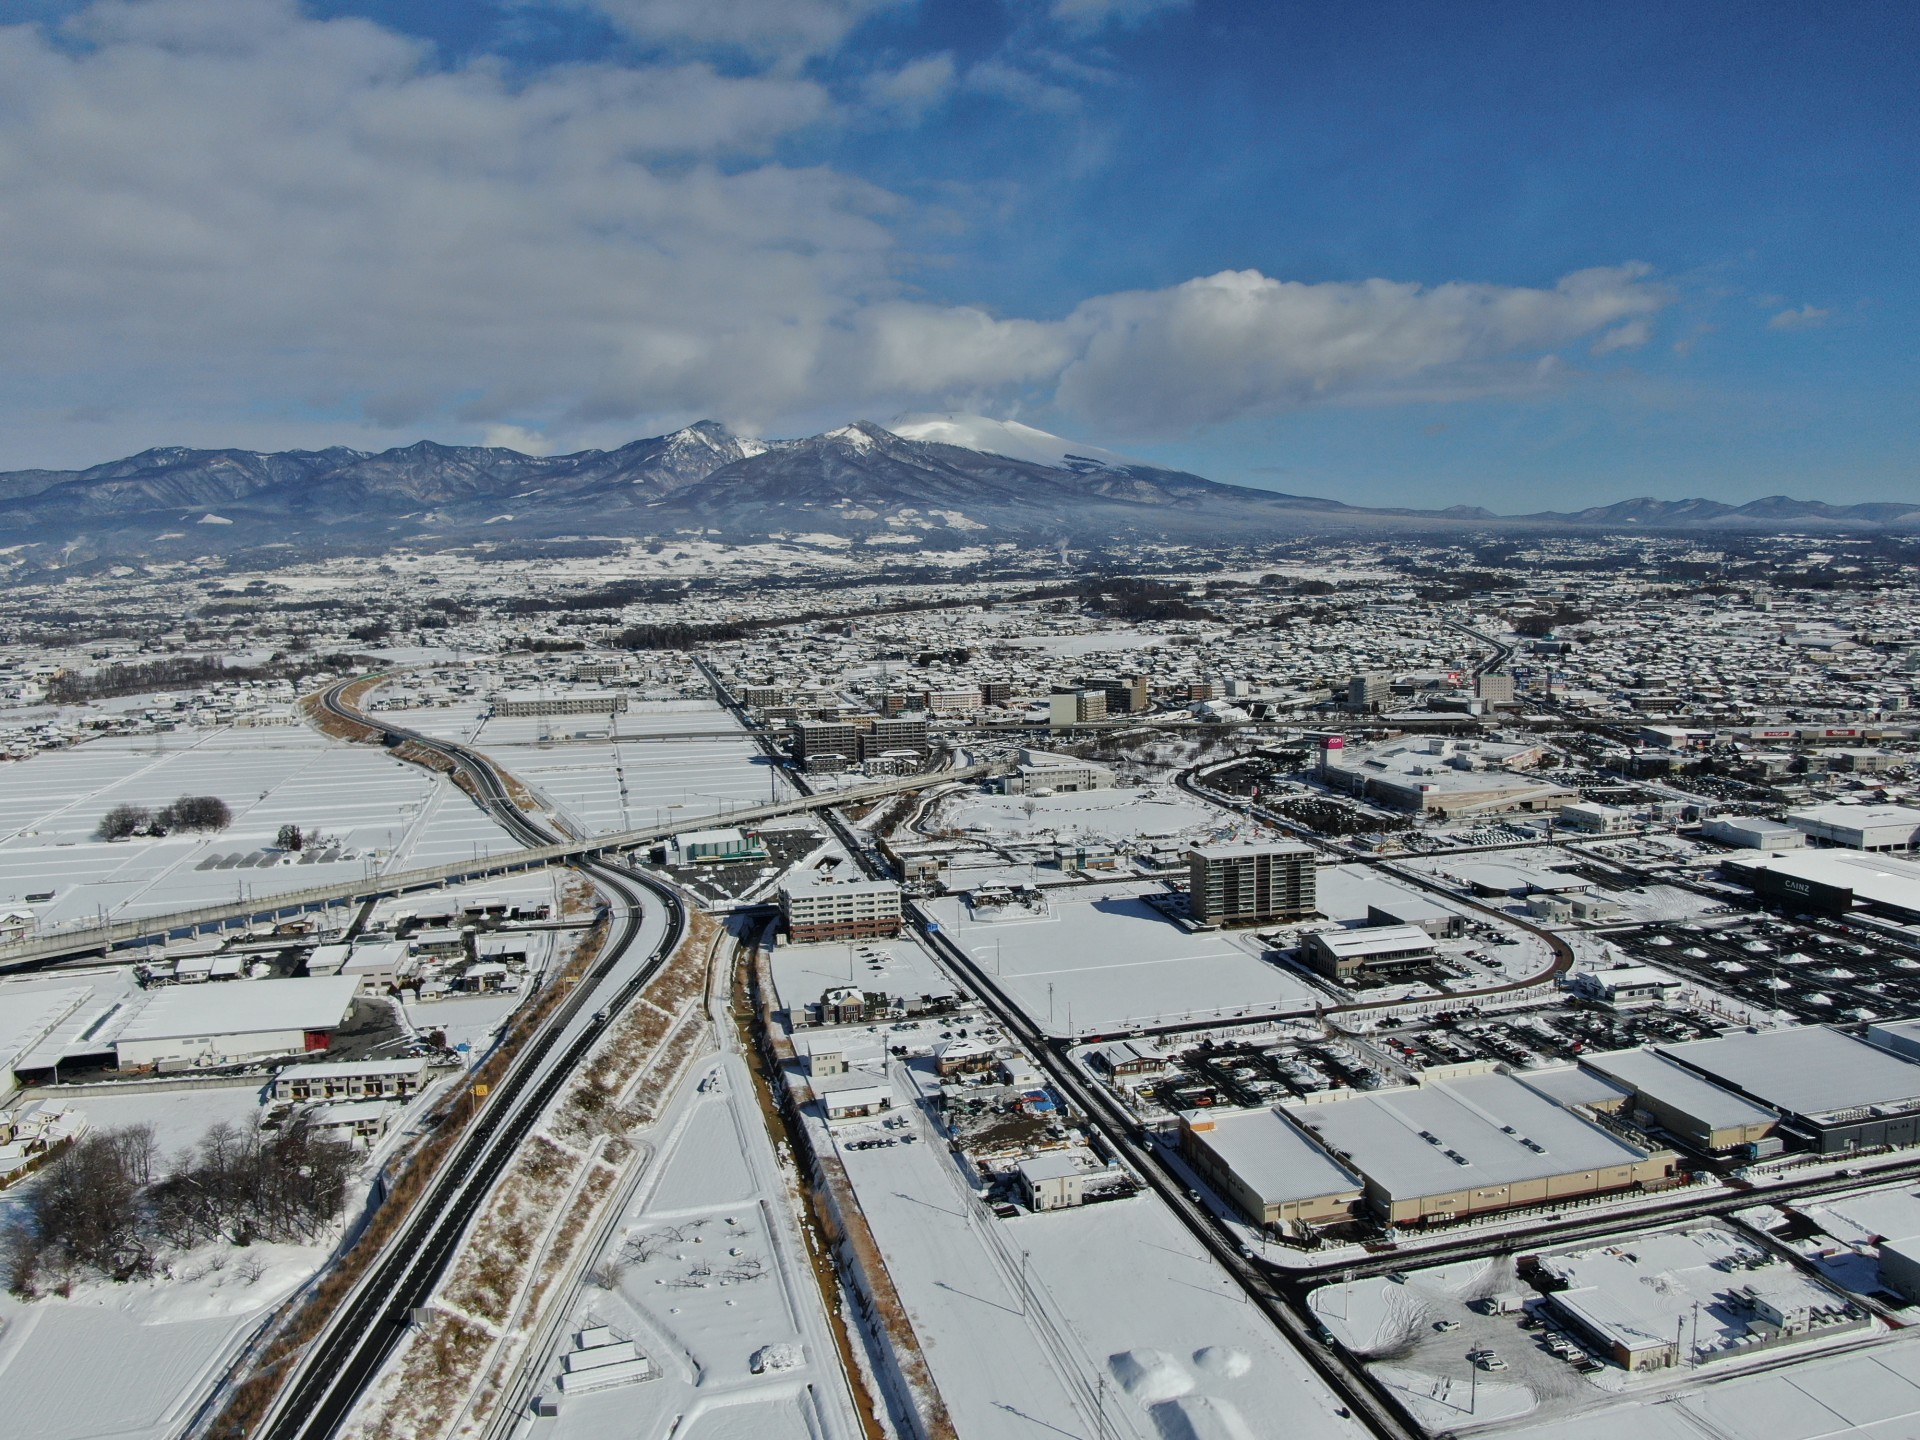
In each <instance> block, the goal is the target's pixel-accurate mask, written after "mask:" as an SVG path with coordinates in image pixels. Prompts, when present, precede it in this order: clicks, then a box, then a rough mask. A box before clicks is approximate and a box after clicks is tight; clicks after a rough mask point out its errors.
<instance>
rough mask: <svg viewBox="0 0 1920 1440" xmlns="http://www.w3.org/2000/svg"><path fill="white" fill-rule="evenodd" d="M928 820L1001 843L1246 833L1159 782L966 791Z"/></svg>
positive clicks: (1215, 837)
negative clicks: (1065, 790) (1044, 790)
mask: <svg viewBox="0 0 1920 1440" xmlns="http://www.w3.org/2000/svg"><path fill="white" fill-rule="evenodd" d="M1029 808H1031V813H1029ZM932 823H933V824H936V825H939V826H941V827H944V828H949V829H954V830H960V831H964V832H966V833H967V834H969V835H976V836H979V837H981V838H983V839H986V840H989V841H993V842H995V843H998V844H1002V845H1005V844H1015V845H1018V844H1028V843H1032V844H1048V845H1051V844H1066V843H1070V842H1082V843H1087V842H1091V843H1098V844H1116V843H1132V842H1134V841H1140V840H1162V841H1169V840H1176V839H1179V840H1186V841H1189V842H1191V843H1194V844H1199V843H1203V842H1204V843H1215V842H1218V841H1223V840H1225V839H1226V838H1228V837H1229V836H1231V835H1234V834H1236V833H1238V832H1239V831H1240V830H1241V829H1242V828H1243V827H1241V826H1239V825H1238V824H1237V823H1236V822H1235V821H1234V820H1233V819H1232V817H1230V816H1227V815H1225V814H1223V813H1222V812H1221V811H1219V810H1217V809H1215V808H1214V807H1213V806H1211V805H1208V804H1205V803H1204V802H1202V801H1199V800H1195V799H1193V798H1192V797H1191V796H1188V795H1185V794H1183V793H1181V792H1180V791H1178V790H1175V789H1172V788H1171V787H1166V786H1158V785H1154V786H1145V787H1142V788H1140V789H1129V788H1115V789H1112V790H1082V791H1078V792H1074V793H1070V794H1066V795H1033V796H1027V795H985V794H980V793H978V792H975V791H963V792H960V793H959V794H957V795H954V796H952V797H951V798H949V799H947V800H945V801H944V802H942V804H941V805H940V808H939V812H938V816H937V818H936V819H935V820H934V821H933V822H932ZM1256 832H1258V833H1262V834H1264V833H1266V832H1264V831H1260V830H1259V827H1252V828H1249V829H1248V830H1247V834H1248V835H1249V836H1252V835H1253V834H1255V833H1256Z"/></svg>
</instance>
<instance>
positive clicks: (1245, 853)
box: [1187, 841, 1315, 925]
mask: <svg viewBox="0 0 1920 1440" xmlns="http://www.w3.org/2000/svg"><path fill="white" fill-rule="evenodd" d="M1187 872H1188V882H1189V889H1188V901H1187V903H1188V908H1189V913H1190V914H1191V915H1192V916H1193V918H1194V919H1195V920H1196V921H1198V922H1199V923H1201V924H1202V925H1250V924H1258V923H1260V922H1263V921H1268V920H1295V919H1299V918H1300V917H1302V916H1305V915H1311V914H1313V912H1314V904H1315V890H1314V869H1313V851H1312V850H1311V849H1309V848H1308V847H1307V846H1305V845H1301V844H1297V843H1295V842H1292V841H1282V842H1279V843H1275V844H1270V845H1202V846H1196V847H1195V848H1194V849H1192V850H1190V851H1188V852H1187Z"/></svg>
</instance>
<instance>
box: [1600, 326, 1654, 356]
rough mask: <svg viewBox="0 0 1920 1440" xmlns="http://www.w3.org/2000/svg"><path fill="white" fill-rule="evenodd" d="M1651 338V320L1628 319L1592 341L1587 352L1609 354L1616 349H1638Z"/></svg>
mask: <svg viewBox="0 0 1920 1440" xmlns="http://www.w3.org/2000/svg"><path fill="white" fill-rule="evenodd" d="M1652 338H1653V322H1651V321H1650V320H1646V319H1638V320H1629V321H1627V323H1626V324H1624V325H1616V326H1614V327H1613V329H1611V330H1609V331H1607V333H1606V334H1604V335H1602V336H1601V337H1600V338H1599V339H1598V340H1596V341H1594V342H1593V345H1592V346H1591V348H1590V352H1589V353H1591V354H1593V355H1611V354H1612V353H1613V352H1614V351H1616V350H1638V349H1639V348H1640V347H1641V346H1642V345H1644V344H1646V343H1647V341H1649V340H1651V339H1652Z"/></svg>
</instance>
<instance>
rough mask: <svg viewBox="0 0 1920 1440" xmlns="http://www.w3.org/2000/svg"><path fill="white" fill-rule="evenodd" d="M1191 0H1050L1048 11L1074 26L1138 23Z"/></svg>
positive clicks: (1063, 22) (1092, 28)
mask: <svg viewBox="0 0 1920 1440" xmlns="http://www.w3.org/2000/svg"><path fill="white" fill-rule="evenodd" d="M1190 3H1191V0H1053V4H1052V6H1051V14H1052V15H1053V18H1054V19H1055V20H1057V21H1059V22H1060V23H1061V24H1062V25H1065V26H1067V27H1068V28H1070V29H1074V30H1083V31H1084V30H1098V29H1101V28H1102V27H1104V26H1107V25H1138V24H1139V23H1140V22H1141V21H1143V20H1146V19H1148V18H1150V17H1152V16H1154V15H1157V14H1160V13H1161V12H1162V11H1166V10H1184V9H1185V8H1186V7H1187V5H1188V4H1190Z"/></svg>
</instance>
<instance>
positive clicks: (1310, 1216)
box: [1180, 1109, 1366, 1233]
mask: <svg viewBox="0 0 1920 1440" xmlns="http://www.w3.org/2000/svg"><path fill="white" fill-rule="evenodd" d="M1180 1153H1181V1154H1182V1155H1183V1156H1185V1157H1186V1160H1187V1163H1188V1164H1189V1165H1191V1166H1192V1167H1193V1168H1194V1170H1195V1172H1196V1173H1198V1174H1199V1176H1200V1177H1201V1178H1202V1179H1203V1180H1205V1181H1206V1182H1207V1183H1208V1184H1209V1185H1211V1186H1212V1187H1213V1189H1214V1190H1215V1191H1216V1192H1218V1193H1219V1195H1220V1196H1221V1197H1222V1198H1223V1199H1225V1200H1226V1201H1228V1202H1229V1203H1230V1204H1231V1205H1232V1206H1233V1208H1234V1209H1235V1210H1237V1211H1238V1212H1239V1213H1240V1215H1241V1216H1242V1217H1243V1218H1245V1219H1246V1220H1247V1221H1248V1222H1250V1223H1251V1224H1254V1225H1262V1226H1270V1227H1274V1228H1278V1229H1282V1230H1286V1231H1290V1232H1294V1233H1297V1232H1298V1231H1299V1230H1300V1229H1302V1228H1303V1227H1306V1226H1320V1225H1333V1224H1337V1223H1339V1222H1340V1221H1342V1220H1347V1219H1350V1218H1352V1216H1353V1214H1354V1213H1355V1211H1356V1210H1357V1208H1358V1207H1359V1204H1360V1197H1361V1195H1362V1194H1363V1193H1364V1191H1365V1188H1366V1187H1365V1185H1364V1183H1363V1182H1362V1181H1361V1179H1360V1177H1359V1176H1358V1175H1356V1174H1354V1173H1353V1172H1352V1171H1350V1170H1348V1169H1347V1168H1346V1167H1345V1166H1343V1165H1341V1164H1340V1163H1339V1161H1337V1160H1335V1159H1334V1158H1333V1157H1332V1156H1331V1155H1329V1154H1327V1152H1326V1151H1325V1150H1324V1149H1322V1148H1321V1147H1320V1146H1319V1145H1316V1144H1315V1143H1314V1142H1313V1141H1312V1140H1311V1139H1310V1138H1308V1137H1307V1136H1306V1135H1305V1134H1304V1133H1302V1131H1301V1130H1300V1128H1299V1127H1298V1126H1297V1125H1295V1124H1293V1123H1292V1122H1291V1121H1290V1120H1289V1119H1288V1118H1287V1117H1286V1114H1285V1113H1284V1112H1282V1111H1280V1110H1275V1109H1259V1110H1199V1111H1193V1112H1191V1113H1189V1114H1186V1115H1183V1116H1181V1117H1180Z"/></svg>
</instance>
